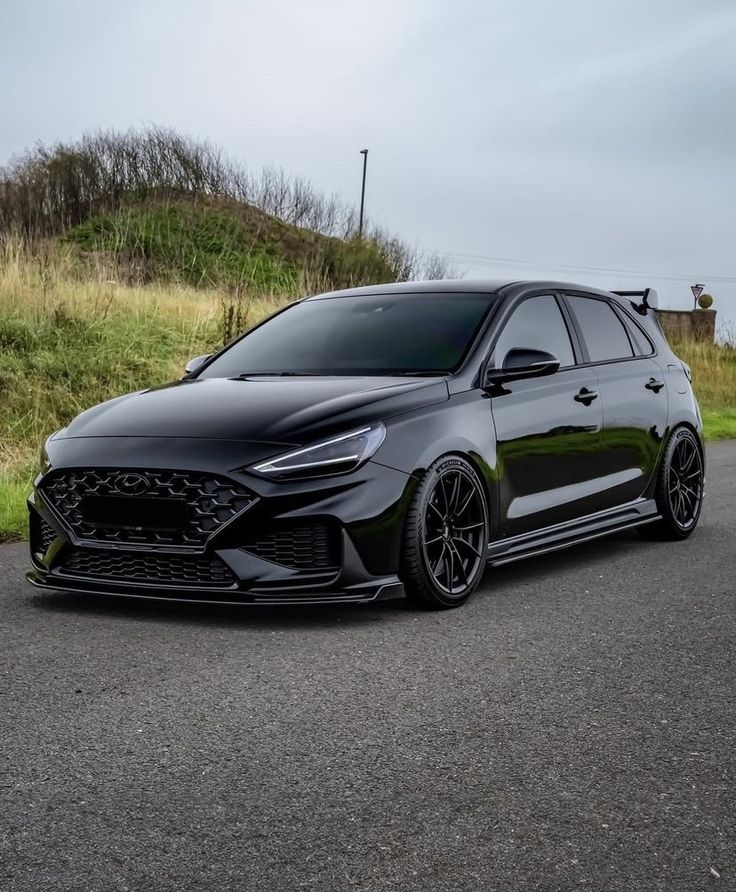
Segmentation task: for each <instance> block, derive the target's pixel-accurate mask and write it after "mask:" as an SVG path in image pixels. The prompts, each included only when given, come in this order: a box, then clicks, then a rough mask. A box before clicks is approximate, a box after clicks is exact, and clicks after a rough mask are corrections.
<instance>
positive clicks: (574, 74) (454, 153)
mask: <svg viewBox="0 0 736 892" xmlns="http://www.w3.org/2000/svg"><path fill="white" fill-rule="evenodd" d="M735 46H736V2H734V0H646V2H642V0H595V2H592V0H555V2H551V0H475V2H473V0H361V2H354V0H309V2H307V0H115V2H109V3H108V2H102V0H95V2H91V0H0V88H1V90H2V92H1V93H0V96H1V97H2V99H1V105H0V109H1V115H0V161H4V160H7V159H8V158H9V157H11V156H12V155H13V154H14V153H17V152H20V151H22V150H23V149H24V148H26V147H28V146H31V145H32V144H33V143H34V142H36V141H37V140H41V141H54V140H57V139H74V138H76V137H78V136H79V135H81V134H82V133H83V132H85V131H87V130H91V129H97V128H108V127H116V128H127V127H129V126H131V125H140V124H145V123H156V124H163V125H168V126H172V127H175V128H178V129H180V130H182V131H184V132H186V133H188V134H190V135H193V136H197V137H206V138H207V139H210V140H212V141H213V142H216V143H219V144H220V145H222V146H223V147H224V149H225V150H226V151H227V153H228V154H230V155H232V156H233V157H235V158H237V159H239V160H241V161H243V162H244V163H246V164H247V165H249V166H250V167H253V168H258V167H260V166H262V165H264V164H270V165H276V166H279V167H283V168H284V169H285V170H286V171H287V172H289V173H292V174H298V175H300V176H303V177H305V178H308V179H309V180H311V181H312V182H313V183H314V185H315V186H317V187H319V188H320V189H322V190H324V191H326V192H333V191H337V192H340V193H341V194H342V195H343V196H344V197H346V198H348V199H351V200H352V199H353V198H357V193H358V191H359V187H360V164H361V160H362V159H361V157H360V155H359V154H358V151H359V150H360V149H361V148H363V147H367V148H369V149H370V155H369V167H368V196H367V210H368V212H369V214H370V215H371V217H372V218H373V219H375V220H376V221H377V222H381V223H382V224H384V225H386V226H387V227H389V228H390V229H392V230H394V231H396V232H397V233H398V234H400V235H401V236H402V237H403V238H404V239H405V240H407V241H410V242H413V243H416V244H418V245H419V247H421V248H422V249H426V250H436V251H441V252H447V253H448V254H450V255H451V256H452V257H453V258H454V260H455V264H456V266H457V267H458V268H460V269H462V270H463V271H465V272H466V273H467V274H468V275H474V276H475V275H481V276H482V275H487V276H499V275H500V276H506V275H508V276H509V277H510V278H518V277H522V276H523V277H529V278H541V277H544V276H548V275H553V276H554V277H555V278H562V279H565V280H572V281H581V282H587V283H590V284H597V285H601V286H603V287H616V286H619V287H629V288H633V287H637V286H644V285H654V286H656V287H658V289H659V292H660V301H661V302H662V303H665V304H668V305H671V306H682V307H684V306H687V305H688V302H689V288H688V285H689V283H690V282H691V281H700V282H704V283H705V284H706V286H707V289H708V290H709V291H711V292H712V293H714V294H715V296H716V299H717V308H718V309H720V310H721V311H722V315H723V316H724V317H726V316H727V317H729V318H730V319H731V322H732V324H734V325H736V259H735V258H736V238H735V236H736V231H735V230H736V227H735V226H734V217H735V215H736V52H734V47H735ZM474 258H478V259H474ZM479 258H512V259H514V260H522V261H524V263H522V264H519V263H515V264H511V263H501V262H499V261H498V260H483V259H479ZM557 265H560V266H563V265H570V266H573V267H601V268H613V269H617V270H633V271H639V270H641V271H644V272H646V273H662V274H666V275H667V276H668V277H671V278H664V277H656V276H655V277H653V276H652V275H624V274H623V273H609V274H607V273H604V272H601V271H597V270H581V269H578V270H565V271H563V270H561V269H557V268H556V266H557ZM719 277H720V278H721V279H723V280H724V281H719ZM726 280H730V281H726Z"/></svg>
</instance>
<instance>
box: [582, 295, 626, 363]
mask: <svg viewBox="0 0 736 892" xmlns="http://www.w3.org/2000/svg"><path fill="white" fill-rule="evenodd" d="M567 300H568V301H569V303H570V306H571V308H572V311H573V313H574V314H575V318H576V319H577V321H578V324H579V325H580V328H581V329H582V332H583V338H584V340H585V344H586V346H587V348H588V353H589V354H590V361H591V362H603V361H605V360H607V359H625V358H628V357H632V356H633V355H634V351H633V350H632V348H631V341H630V340H629V336H628V334H626V329H625V328H624V325H623V322H621V320H620V319H619V318H618V316H617V315H616V313H615V312H614V311H613V309H612V308H611V307H610V306H609V305H608V304H607V303H606V301H604V300H596V299H595V298H592V297H568V298H567Z"/></svg>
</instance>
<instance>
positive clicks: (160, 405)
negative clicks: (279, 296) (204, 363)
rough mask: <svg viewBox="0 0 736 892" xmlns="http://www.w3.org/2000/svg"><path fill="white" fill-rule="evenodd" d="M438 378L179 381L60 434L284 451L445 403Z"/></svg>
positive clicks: (91, 414)
mask: <svg viewBox="0 0 736 892" xmlns="http://www.w3.org/2000/svg"><path fill="white" fill-rule="evenodd" d="M448 396H449V392H448V388H447V384H446V382H445V381H444V380H442V379H432V378H396V377H360V378H358V377H354V378H350V377H313V378H311V377H294V378H292V377H289V378H286V377H268V378H266V377H262V378H261V377H254V378H247V379H244V380H233V379H229V378H207V379H201V380H198V379H194V380H183V381H177V382H175V383H173V384H168V385H166V386H164V387H159V388H155V389H152V390H144V391H140V392H138V393H131V394H128V395H127V396H121V397H117V398H116V399H113V400H109V401H108V402H106V403H101V404H100V405H99V406H95V407H94V408H92V409H88V410H87V411H86V412H83V413H82V414H81V415H79V416H78V417H77V418H75V419H74V421H73V422H72V423H71V424H70V425H69V427H68V428H67V429H66V430H65V431H64V432H63V434H62V435H61V436H62V437H64V438H72V437H187V438H200V437H201V438H207V439H220V440H239V441H250V442H270V443H281V444H284V445H292V444H301V443H304V442H307V441H308V440H309V439H310V438H311V437H312V436H313V435H317V434H319V433H321V432H322V431H331V430H333V429H334V430H337V429H345V427H346V426H352V425H360V424H364V423H366V422H367V421H374V420H375V421H378V420H384V419H386V418H388V417H390V416H392V415H397V414H400V413H402V412H406V411H410V410H412V409H416V408H421V407H422V406H429V405H432V404H434V403H438V402H441V401H443V400H446V399H448Z"/></svg>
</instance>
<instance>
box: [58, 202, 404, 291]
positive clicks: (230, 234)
mask: <svg viewBox="0 0 736 892" xmlns="http://www.w3.org/2000/svg"><path fill="white" fill-rule="evenodd" d="M62 241H63V243H64V244H65V245H66V246H67V247H68V248H70V249H71V250H72V251H73V252H74V255H75V256H76V257H77V259H78V260H79V264H80V267H81V269H82V270H84V269H85V268H86V269H87V270H90V269H92V270H95V271H98V270H99V269H100V267H101V266H102V267H103V268H106V273H107V275H108V276H109V277H112V278H114V279H116V280H119V279H123V280H125V281H129V282H130V281H133V282H139V283H140V282H151V281H159V282H161V281H166V282H175V283H179V284H184V285H190V286H193V287H197V288H200V287H216V286H236V287H240V288H243V287H246V288H256V289H260V290H268V291H271V292H278V293H281V292H293V291H294V290H295V288H296V287H297V286H298V284H299V282H300V277H303V275H304V274H305V273H306V274H309V276H311V277H312V278H313V279H315V280H317V282H318V283H319V285H320V290H328V289H329V288H336V287H347V286H350V285H360V284H364V283H365V282H379V281H390V280H392V279H393V278H394V275H393V270H392V269H391V266H390V264H389V263H388V261H387V259H386V257H385V256H384V255H383V254H382V253H381V251H380V249H379V248H378V246H377V245H376V244H375V243H373V242H371V241H359V240H352V241H343V240H341V239H337V238H331V237H328V236H324V235H321V234H319V233H316V232H312V231H311V230H307V229H299V228H298V227H296V226H291V225H289V224H287V223H284V222H283V221H282V220H278V219H276V218H275V217H270V216H269V215H267V214H264V213H263V212H262V211H260V210H258V209H257V208H254V207H252V206H251V205H247V204H244V203H243V202H237V201H231V200H226V199H214V198H206V197H202V196H199V197H197V198H189V199H185V198H181V199H178V200H171V199H169V200H167V201H155V200H152V199H148V200H146V201H145V202H139V203H133V202H128V203H126V204H123V205H121V207H120V208H118V209H117V210H115V211H109V212H106V213H100V214H97V215H95V216H92V217H90V219H88V220H87V221H86V222H84V223H82V224H80V225H79V226H75V227H73V228H72V229H69V230H68V231H67V232H66V233H65V234H64V236H63V239H62Z"/></svg>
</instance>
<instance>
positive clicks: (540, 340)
mask: <svg viewBox="0 0 736 892" xmlns="http://www.w3.org/2000/svg"><path fill="white" fill-rule="evenodd" d="M515 347H519V348H524V347H526V348H527V349H531V350H545V351H546V352H547V353H552V354H554V355H555V356H556V357H557V358H558V359H559V360H560V365H561V366H569V365H575V355H574V354H573V350H572V343H571V342H570V335H569V334H568V331H567V325H565V320H564V319H563V317H562V313H561V312H560V308H559V307H558V306H557V301H556V300H555V299H554V297H552V295H551V294H545V295H542V296H541V297H530V298H528V299H527V300H525V301H523V303H521V304H520V305H519V306H518V307H517V308H516V309H515V310H514V312H513V314H512V316H511V318H510V319H509V321H508V322H507V323H506V325H505V326H504V329H503V331H502V332H501V336H500V338H499V339H498V341H497V342H496V348H495V350H494V351H493V352H494V357H495V362H496V367H497V368H500V367H501V366H502V365H503V361H504V359H505V358H506V354H507V353H508V352H509V350H513V349H514V348H515Z"/></svg>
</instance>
